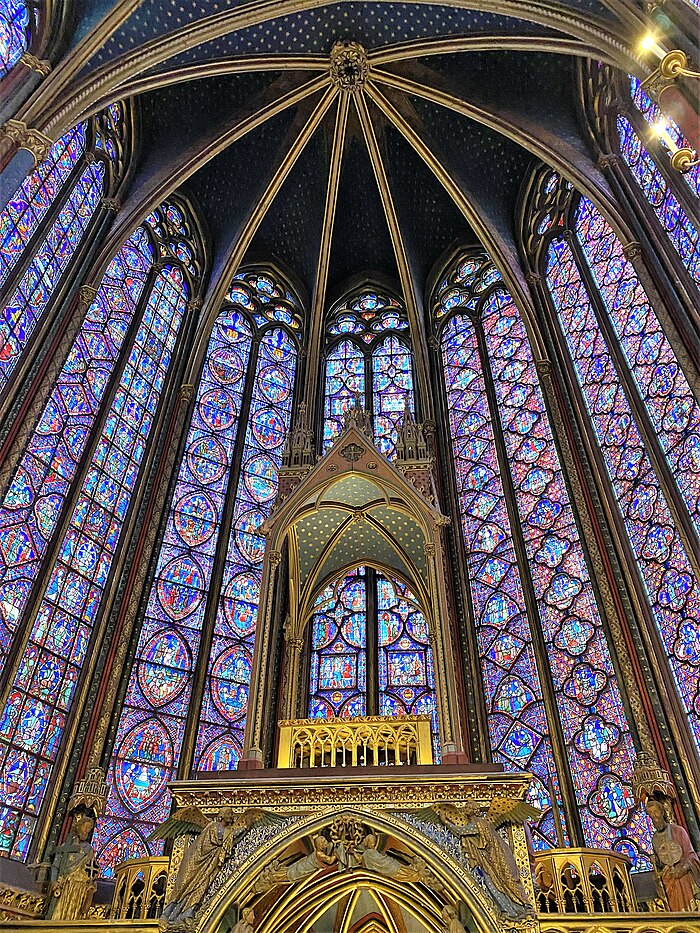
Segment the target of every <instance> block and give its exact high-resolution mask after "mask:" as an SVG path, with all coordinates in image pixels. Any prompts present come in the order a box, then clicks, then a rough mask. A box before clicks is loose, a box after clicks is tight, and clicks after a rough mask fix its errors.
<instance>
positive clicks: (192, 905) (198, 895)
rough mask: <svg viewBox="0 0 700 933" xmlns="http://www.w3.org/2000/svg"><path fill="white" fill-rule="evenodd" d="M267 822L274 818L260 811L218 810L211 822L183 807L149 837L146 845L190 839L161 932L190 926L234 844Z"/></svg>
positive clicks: (196, 812)
mask: <svg viewBox="0 0 700 933" xmlns="http://www.w3.org/2000/svg"><path fill="white" fill-rule="evenodd" d="M268 819H273V820H276V819H278V818H277V817H274V816H273V815H272V814H267V813H265V811H264V810H256V809H250V810H246V811H245V812H244V813H234V811H233V810H232V809H231V807H222V808H221V809H220V810H219V812H218V813H217V814H216V816H215V817H214V818H213V819H211V818H209V817H207V816H205V815H204V814H203V813H202V811H201V810H200V809H199V808H198V807H185V808H184V809H182V810H178V811H177V812H175V813H174V814H173V815H172V816H171V817H169V818H168V819H167V820H166V821H165V822H164V823H163V824H162V825H161V826H159V827H158V829H157V830H156V831H155V832H154V833H152V835H151V836H150V837H149V840H148V841H150V840H152V839H176V838H178V837H179V836H184V835H189V836H193V837H194V839H193V841H192V842H191V843H190V845H189V847H188V848H187V851H186V852H185V855H184V857H183V859H182V862H181V864H180V868H179V871H178V873H177V877H176V879H175V885H174V887H173V891H172V894H171V896H170V900H169V901H168V902H167V903H166V905H165V907H164V908H163V916H162V919H161V927H162V928H163V929H166V930H170V931H173V933H174V931H175V930H183V931H184V930H188V929H190V928H191V927H193V926H194V918H195V914H196V913H197V910H198V909H199V906H200V904H201V903H202V901H203V900H204V897H205V895H206V893H207V891H208V890H209V888H210V887H211V884H212V882H213V881H214V878H215V877H216V875H217V873H218V872H219V870H220V869H221V866H222V865H223V863H224V862H225V861H226V859H228V858H229V857H230V856H231V853H232V851H233V846H234V844H235V843H236V841H237V840H238V839H239V838H240V837H241V836H242V835H243V834H244V833H245V832H247V831H248V830H249V829H250V828H251V826H253V824H254V823H257V822H261V821H263V820H268Z"/></svg>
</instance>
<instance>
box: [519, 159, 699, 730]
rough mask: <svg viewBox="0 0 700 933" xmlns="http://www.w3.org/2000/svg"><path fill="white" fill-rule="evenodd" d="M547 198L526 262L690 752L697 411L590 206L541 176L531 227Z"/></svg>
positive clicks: (625, 262)
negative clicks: (657, 639)
mask: <svg viewBox="0 0 700 933" xmlns="http://www.w3.org/2000/svg"><path fill="white" fill-rule="evenodd" d="M548 191H549V192H555V191H556V192H559V194H558V195H557V197H558V199H559V207H558V215H557V220H556V222H554V221H552V222H551V224H547V225H543V224H540V225H539V226H538V227H537V232H536V233H535V234H531V239H530V250H531V255H532V257H533V262H536V263H538V265H539V266H540V268H542V270H543V272H544V273H545V276H546V282H547V288H548V292H549V295H550V297H551V302H552V308H553V310H554V312H555V318H556V323H557V327H558V329H559V330H560V332H561V335H562V337H563V341H564V346H565V348H566V352H568V356H569V359H570V363H571V369H572V372H573V375H574V378H575V380H576V382H577V383H578V386H579V387H580V390H581V397H582V401H583V404H584V406H585V409H586V410H587V412H588V415H589V418H590V426H591V428H592V432H593V438H594V442H595V444H596V445H597V447H598V449H599V451H600V455H601V457H602V461H603V464H604V468H605V470H606V471H607V475H608V478H609V482H610V486H611V493H612V495H611V497H610V498H611V500H614V502H615V503H616V505H615V508H616V509H617V510H618V511H619V514H620V517H621V520H622V523H623V526H624V529H625V530H626V533H627V537H628V541H629V545H630V549H631V554H632V555H633V558H634V561H635V562H636V566H637V569H638V571H639V574H640V576H641V580H642V581H643V597H642V598H646V601H647V603H648V606H649V609H650V613H651V616H652V617H653V619H654V620H655V622H656V626H657V629H658V632H659V634H660V636H661V640H662V643H663V646H664V648H665V653H666V655H667V658H668V664H669V667H670V669H671V672H672V675H673V679H674V680H675V683H676V686H677V689H678V693H679V696H680V698H681V700H682V703H683V705H684V707H685V709H686V711H687V714H688V721H689V724H690V728H691V730H692V732H693V734H694V736H695V740H696V742H699V743H700V719H699V717H698V709H699V708H700V707H699V705H698V703H699V701H698V697H699V696H700V693H699V690H700V676H699V674H698V668H697V657H698V653H697V644H698V623H697V619H698V608H699V605H700V603H699V599H700V597H699V593H698V576H697V567H696V566H695V565H694V563H693V558H692V554H693V549H694V550H695V553H699V552H700V551H698V548H697V530H698V527H699V525H698V496H699V494H700V469H699V464H700V460H699V459H698V457H697V452H698V451H699V450H700V432H699V430H698V426H699V425H700V421H699V420H698V418H699V417H700V408H699V406H698V403H697V402H696V401H695V399H694V396H693V394H692V392H691V390H690V387H689V385H688V382H687V379H686V376H685V374H684V372H683V370H682V368H681V366H680V365H679V362H678V359H677V357H676V355H675V353H674V350H673V348H672V346H671V344H670V342H669V340H668V338H667V336H666V334H665V333H664V331H663V329H662V327H661V325H660V322H659V321H658V319H657V317H656V315H655V313H654V310H653V308H652V306H651V303H650V302H649V300H648V298H647V296H646V294H645V293H644V290H643V288H642V286H641V284H640V282H639V280H638V279H637V277H636V273H635V270H634V267H633V266H632V263H631V262H630V260H629V259H627V258H626V257H625V255H624V252H623V250H622V247H621V245H620V243H619V241H618V239H617V237H616V235H615V233H614V231H612V229H611V228H610V226H609V225H608V224H607V222H606V221H605V220H604V219H603V218H602V216H601V215H600V214H599V212H598V211H597V210H596V208H595V207H594V206H593V205H592V204H591V203H590V201H588V200H587V199H586V198H584V197H581V196H579V195H578V194H576V193H575V192H574V191H573V190H572V189H571V186H570V185H568V183H566V182H563V181H561V180H560V179H559V178H558V176H556V175H555V174H554V173H552V172H550V171H544V170H543V171H542V172H541V173H540V175H539V176H538V177H537V179H536V186H535V188H534V189H533V195H532V212H531V217H532V218H533V226H534V225H536V224H537V219H536V218H537V217H538V216H539V215H540V214H541V212H542V210H544V206H543V205H544V202H545V201H546V199H547V197H548V194H547V192H548ZM679 519H680V520H683V521H684V522H685V524H684V525H683V526H682V527H683V530H681V525H680V524H679Z"/></svg>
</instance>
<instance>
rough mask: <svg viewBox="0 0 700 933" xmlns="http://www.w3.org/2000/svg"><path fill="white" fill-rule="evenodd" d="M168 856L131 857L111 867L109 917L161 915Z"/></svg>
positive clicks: (152, 916) (127, 917)
mask: <svg viewBox="0 0 700 933" xmlns="http://www.w3.org/2000/svg"><path fill="white" fill-rule="evenodd" d="M169 864H170V858H169V857H168V856H153V857H151V858H130V859H127V861H126V862H120V863H119V864H118V865H117V866H116V868H115V870H114V875H115V877H114V899H113V901H112V911H111V913H112V917H113V918H114V919H116V920H150V919H155V918H156V917H159V916H160V912H161V910H162V907H163V901H164V899H165V886H166V882H167V880H168V865H169Z"/></svg>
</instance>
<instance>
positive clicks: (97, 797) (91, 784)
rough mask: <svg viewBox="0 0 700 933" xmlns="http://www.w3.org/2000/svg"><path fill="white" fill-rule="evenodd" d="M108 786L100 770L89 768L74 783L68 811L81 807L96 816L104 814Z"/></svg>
mask: <svg viewBox="0 0 700 933" xmlns="http://www.w3.org/2000/svg"><path fill="white" fill-rule="evenodd" d="M108 794H109V785H108V784H107V782H106V781H105V773H104V771H103V770H102V768H89V769H88V771H87V772H86V774H85V777H83V778H82V779H81V780H80V781H76V782H75V785H74V787H73V793H72V794H71V798H70V800H69V801H68V810H69V811H70V810H75V808H76V807H80V806H83V807H85V808H86V809H87V810H94V811H95V814H96V815H97V816H101V815H102V814H103V813H104V812H105V805H106V803H107V795H108Z"/></svg>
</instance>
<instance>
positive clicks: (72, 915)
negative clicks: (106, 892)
mask: <svg viewBox="0 0 700 933" xmlns="http://www.w3.org/2000/svg"><path fill="white" fill-rule="evenodd" d="M94 828H95V818H94V816H92V815H90V814H88V813H81V812H76V813H75V814H74V815H73V822H72V824H71V831H70V835H69V837H68V839H67V841H66V842H65V843H64V844H63V845H61V846H58V847H57V848H56V850H55V852H54V856H53V859H52V865H51V876H50V877H51V882H50V886H49V891H50V894H51V901H50V905H49V916H50V918H51V920H84V919H85V918H86V917H87V914H88V910H89V909H90V906H91V905H92V898H93V896H94V894H95V891H96V890H97V884H96V882H95V878H96V876H97V865H96V863H95V852H94V850H93V848H92V846H91V845H90V843H89V842H88V839H89V837H90V834H91V833H92V830H93V829H94Z"/></svg>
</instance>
